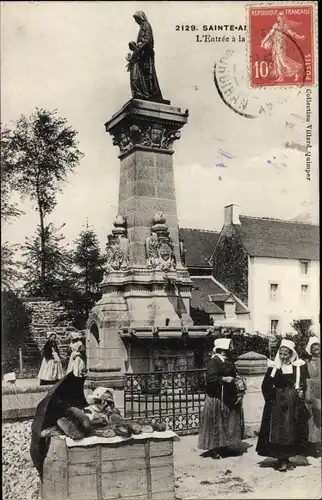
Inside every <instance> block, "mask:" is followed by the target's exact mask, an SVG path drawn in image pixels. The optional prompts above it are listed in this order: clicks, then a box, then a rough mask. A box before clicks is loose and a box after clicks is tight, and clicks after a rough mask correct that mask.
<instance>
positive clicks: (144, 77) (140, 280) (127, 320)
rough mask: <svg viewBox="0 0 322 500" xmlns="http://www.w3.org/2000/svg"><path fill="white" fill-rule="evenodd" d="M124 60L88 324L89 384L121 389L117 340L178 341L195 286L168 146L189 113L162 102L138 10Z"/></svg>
mask: <svg viewBox="0 0 322 500" xmlns="http://www.w3.org/2000/svg"><path fill="white" fill-rule="evenodd" d="M134 19H135V20H136V22H137V23H138V24H139V26H140V30H139V34H138V39H137V42H130V44H129V46H130V48H131V50H132V52H131V53H130V54H128V56H127V60H128V69H129V71H130V82H131V91H132V96H133V98H132V99H131V100H130V101H128V102H127V103H126V104H125V105H124V106H123V107H122V108H121V109H120V110H119V111H118V112H117V113H115V114H114V115H113V116H112V118H111V119H110V120H109V121H107V122H106V123H105V128H106V131H107V132H108V133H109V134H111V136H112V138H113V144H114V145H115V146H117V147H118V150H119V156H118V157H119V160H120V181H119V202H118V214H117V216H116V218H115V221H114V228H113V229H112V232H111V234H110V235H109V236H108V241H107V256H108V257H107V260H108V262H107V267H106V273H105V276H104V279H103V282H102V283H101V289H102V298H101V299H100V300H99V301H98V302H97V304H96V305H95V306H94V307H93V309H92V311H91V312H90V315H89V318H88V325H87V326H88V333H87V355H88V368H89V379H90V380H92V381H93V383H94V382H95V384H96V383H102V382H103V381H104V382H105V383H109V384H110V385H113V386H114V387H115V386H117V385H119V386H120V387H121V386H122V383H123V382H124V377H123V374H124V373H125V372H126V371H128V370H130V369H131V366H130V364H131V363H130V361H129V349H128V348H126V345H125V343H124V341H123V339H122V335H121V333H122V331H123V332H124V331H127V332H128V335H131V333H132V334H133V333H135V332H136V331H140V332H141V337H142V338H143V339H144V338H145V335H147V333H148V332H150V336H151V331H152V332H154V333H153V334H154V335H155V334H156V335H157V331H158V329H163V330H164V331H169V332H170V331H171V332H172V333H171V334H174V333H175V332H176V331H177V332H179V333H180V335H182V333H183V332H185V331H186V330H185V329H187V328H189V326H192V320H191V318H190V298H191V288H192V286H193V284H192V281H191V279H190V276H189V273H188V271H187V269H186V268H185V267H184V265H183V263H182V259H181V256H182V252H180V246H179V234H178V220H177V207H176V196H175V186H174V174H173V153H174V149H173V145H174V142H175V141H177V140H179V139H180V129H181V128H182V127H183V126H184V125H185V124H186V123H187V120H188V111H187V110H186V111H184V112H182V111H181V109H180V108H179V107H176V106H173V105H171V103H170V101H166V100H164V99H163V98H162V94H161V90H160V88H159V84H158V79H157V75H156V71H155V61H154V48H153V45H154V41H153V32H152V28H151V26H150V24H149V23H148V20H147V18H146V16H145V14H144V13H143V12H137V13H136V14H134ZM129 332H130V333H129Z"/></svg>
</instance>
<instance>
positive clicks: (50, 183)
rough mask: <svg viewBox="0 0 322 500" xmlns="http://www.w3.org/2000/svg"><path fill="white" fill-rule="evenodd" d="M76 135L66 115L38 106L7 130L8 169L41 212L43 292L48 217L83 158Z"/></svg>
mask: <svg viewBox="0 0 322 500" xmlns="http://www.w3.org/2000/svg"><path fill="white" fill-rule="evenodd" d="M76 135H77V132H76V131H75V130H73V129H72V128H71V127H69V126H68V125H67V121H66V119H65V118H60V117H59V116H58V115H57V111H56V110H55V111H47V110H44V109H38V108H36V111H35V112H34V113H32V114H31V116H30V117H26V116H24V115H22V116H21V117H20V119H19V120H18V121H17V122H16V124H15V128H14V129H13V130H9V129H6V134H5V138H6V164H7V168H8V169H9V170H14V171H15V172H16V181H17V182H16V186H17V189H18V190H19V193H20V194H21V195H22V196H26V197H28V198H29V199H30V201H31V202H32V203H34V205H35V208H36V210H37V212H38V213H39V227H38V229H37V232H38V235H37V238H39V241H38V243H37V254H38V258H39V261H40V270H39V274H38V279H39V287H38V288H39V295H44V294H45V292H46V287H47V281H46V280H47V276H48V272H47V265H48V259H50V257H49V256H48V255H47V253H48V252H47V244H48V242H49V236H48V235H49V234H50V233H51V229H49V226H47V225H46V222H45V218H46V216H47V215H49V214H50V213H51V212H52V211H53V209H54V207H55V205H56V195H57V193H58V192H61V190H62V184H63V183H64V182H66V179H67V174H68V173H70V172H72V171H73V170H74V169H75V167H76V166H77V164H78V163H79V161H80V159H81V158H82V157H83V154H82V153H81V152H80V151H79V149H78V142H77V141H76ZM48 251H49V252H50V251H51V250H50V249H49V250H48ZM49 265H50V264H49Z"/></svg>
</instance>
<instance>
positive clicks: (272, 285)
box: [270, 283, 278, 300]
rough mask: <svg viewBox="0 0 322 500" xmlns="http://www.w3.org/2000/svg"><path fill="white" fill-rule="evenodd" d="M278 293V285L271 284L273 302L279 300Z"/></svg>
mask: <svg viewBox="0 0 322 500" xmlns="http://www.w3.org/2000/svg"><path fill="white" fill-rule="evenodd" d="M277 291H278V284H277V283H271V284H270V298H271V299H272V300H276V299H277Z"/></svg>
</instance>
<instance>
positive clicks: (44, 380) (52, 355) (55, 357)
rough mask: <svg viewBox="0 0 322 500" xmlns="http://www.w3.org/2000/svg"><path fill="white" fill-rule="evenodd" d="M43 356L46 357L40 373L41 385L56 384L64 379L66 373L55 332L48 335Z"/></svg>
mask: <svg viewBox="0 0 322 500" xmlns="http://www.w3.org/2000/svg"><path fill="white" fill-rule="evenodd" d="M43 355H44V357H43V360H42V363H41V366H40V370H39V373H38V378H39V379H40V385H51V384H56V382H58V380H60V379H62V378H63V376H64V371H63V367H62V364H61V360H60V356H59V350H58V345H57V341H56V333H55V332H48V333H47V342H46V343H45V345H44V350H43Z"/></svg>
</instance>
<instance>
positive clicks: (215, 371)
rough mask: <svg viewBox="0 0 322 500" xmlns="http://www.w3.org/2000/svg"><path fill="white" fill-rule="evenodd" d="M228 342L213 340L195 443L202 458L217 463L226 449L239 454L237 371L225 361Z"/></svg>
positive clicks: (239, 412) (240, 428)
mask: <svg viewBox="0 0 322 500" xmlns="http://www.w3.org/2000/svg"><path fill="white" fill-rule="evenodd" d="M231 342H232V341H231V339H227V338H221V339H216V340H215V347H214V349H213V355H212V358H211V360H210V362H209V364H208V368H207V387H206V400H205V405H204V409H203V420H202V425H201V429H200V434H199V441H198V448H200V449H202V450H208V453H207V454H205V455H204V456H211V457H212V458H217V459H219V458H221V457H222V456H224V455H227V452H226V451H227V448H228V447H232V448H234V449H235V450H236V451H239V448H240V443H241V439H242V425H241V398H240V397H239V394H238V390H237V386H236V377H237V370H236V367H235V365H234V363H233V362H232V361H230V360H229V359H228V352H229V349H230V348H231Z"/></svg>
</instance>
